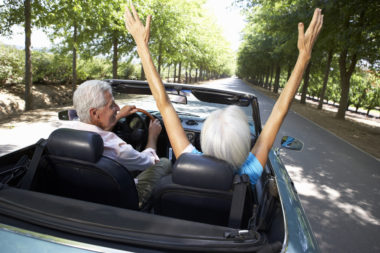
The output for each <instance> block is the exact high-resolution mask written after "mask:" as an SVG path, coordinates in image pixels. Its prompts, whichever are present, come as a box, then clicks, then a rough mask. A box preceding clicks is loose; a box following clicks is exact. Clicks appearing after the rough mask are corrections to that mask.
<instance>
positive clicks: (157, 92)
mask: <svg viewBox="0 0 380 253" xmlns="http://www.w3.org/2000/svg"><path fill="white" fill-rule="evenodd" d="M131 10H132V13H131V12H130V10H129V8H128V7H127V8H126V9H125V15H124V18H125V27H126V28H127V30H128V31H129V32H130V33H131V34H132V36H133V39H134V40H135V42H136V45H137V53H138V54H139V56H140V59H141V62H142V65H143V68H144V72H145V75H146V78H147V80H148V83H149V88H150V90H151V91H152V94H153V97H154V99H155V100H156V104H157V107H158V110H159V111H160V113H161V116H162V119H163V121H164V125H165V128H166V132H167V134H168V137H169V141H170V144H171V145H172V148H173V151H174V154H175V156H176V157H177V158H178V157H179V156H180V155H181V153H182V152H183V150H184V149H185V148H186V147H187V146H188V145H189V144H190V142H189V140H188V139H187V137H186V133H185V131H184V130H183V127H182V124H181V121H180V119H179V117H178V115H177V112H176V111H175V109H174V107H173V105H172V103H171V102H170V100H169V98H168V95H167V94H166V91H165V87H164V85H163V84H162V80H161V78H160V75H159V74H158V72H157V70H156V68H155V66H154V64H153V61H152V57H151V55H150V52H149V48H148V41H149V33H150V22H151V17H150V16H148V18H147V20H146V25H145V26H144V25H143V24H142V23H141V21H140V18H139V16H138V14H137V11H136V9H135V7H134V6H133V5H131Z"/></svg>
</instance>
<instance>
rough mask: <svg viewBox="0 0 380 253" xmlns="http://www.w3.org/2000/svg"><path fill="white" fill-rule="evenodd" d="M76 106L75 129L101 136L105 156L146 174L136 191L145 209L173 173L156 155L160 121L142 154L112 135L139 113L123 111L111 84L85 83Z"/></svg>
mask: <svg viewBox="0 0 380 253" xmlns="http://www.w3.org/2000/svg"><path fill="white" fill-rule="evenodd" d="M73 102H74V108H75V110H76V111H77V114H78V116H79V121H75V122H73V125H72V126H71V127H72V128H75V129H78V130H85V131H92V132H96V133H98V134H99V135H100V136H101V137H102V139H103V142H104V153H103V155H104V156H108V157H110V158H112V159H114V160H116V161H118V162H120V163H121V164H123V165H124V166H125V167H126V168H129V169H133V170H140V171H142V172H141V173H140V174H139V175H138V177H137V180H136V182H137V184H136V188H137V192H138V195H139V202H140V206H142V205H144V204H145V203H146V201H147V200H148V199H149V197H150V195H151V191H152V189H153V188H154V186H155V185H156V183H157V182H158V180H159V179H160V178H161V177H163V176H165V175H167V174H168V173H170V171H171V163H170V161H169V160H168V159H166V158H161V159H159V158H158V156H157V154H156V149H157V139H158V136H159V134H160V132H161V129H162V127H161V124H160V122H159V120H158V119H156V120H154V121H151V122H150V125H149V134H148V142H147V145H146V148H145V150H144V151H142V152H139V151H137V150H135V149H134V148H133V147H132V146H131V145H129V144H127V143H126V142H125V141H123V140H122V139H120V138H119V137H118V136H117V135H116V134H115V133H113V132H111V130H112V128H113V127H114V126H115V124H116V122H117V121H118V120H119V119H121V118H122V117H126V116H128V115H130V114H133V113H135V112H136V111H137V110H136V107H135V106H124V107H123V108H122V109H121V110H120V108H119V106H118V105H117V104H116V103H115V100H114V98H113V96H112V88H111V86H110V85H109V84H108V83H106V82H103V81H99V80H91V81H86V82H84V83H82V84H81V85H79V86H78V88H77V89H76V91H75V92H74V97H73Z"/></svg>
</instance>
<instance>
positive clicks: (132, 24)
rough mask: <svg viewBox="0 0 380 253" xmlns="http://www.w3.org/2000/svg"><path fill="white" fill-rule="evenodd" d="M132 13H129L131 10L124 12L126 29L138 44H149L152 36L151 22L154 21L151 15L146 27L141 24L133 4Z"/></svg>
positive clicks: (127, 9)
mask: <svg viewBox="0 0 380 253" xmlns="http://www.w3.org/2000/svg"><path fill="white" fill-rule="evenodd" d="M131 9H132V13H131V12H130V11H129V8H128V7H126V8H125V12H124V22H125V27H126V28H127V30H128V32H129V33H130V34H132V36H133V38H134V39H135V41H136V44H137V45H138V44H139V43H145V44H146V45H147V44H148V41H149V34H150V21H151V19H152V16H151V15H149V16H148V17H147V19H146V24H145V27H144V25H143V24H142V23H141V21H140V18H139V15H138V14H137V11H136V9H135V7H134V6H133V4H131Z"/></svg>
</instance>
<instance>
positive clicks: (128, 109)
mask: <svg viewBox="0 0 380 253" xmlns="http://www.w3.org/2000/svg"><path fill="white" fill-rule="evenodd" d="M136 112H137V108H136V106H134V105H125V106H123V108H121V109H120V111H119V113H118V114H116V121H119V120H120V119H121V118H125V117H127V116H129V115H131V114H134V113H136Z"/></svg>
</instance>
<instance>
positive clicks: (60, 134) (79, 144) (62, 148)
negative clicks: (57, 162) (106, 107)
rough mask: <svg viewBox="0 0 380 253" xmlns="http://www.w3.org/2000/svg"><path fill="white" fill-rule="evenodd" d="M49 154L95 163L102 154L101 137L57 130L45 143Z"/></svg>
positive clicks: (88, 133)
mask: <svg viewBox="0 0 380 253" xmlns="http://www.w3.org/2000/svg"><path fill="white" fill-rule="evenodd" d="M46 147H47V150H48V152H49V153H50V154H52V155H56V156H60V157H67V158H74V159H78V160H83V161H88V162H92V163H95V162H97V161H98V160H99V159H100V157H101V156H102V154H103V149H104V144H103V139H102V137H101V136H100V135H99V134H97V133H94V132H89V131H81V130H75V129H68V128H59V129H57V130H55V131H54V132H52V133H51V134H50V136H49V139H48V141H47V145H46Z"/></svg>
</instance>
